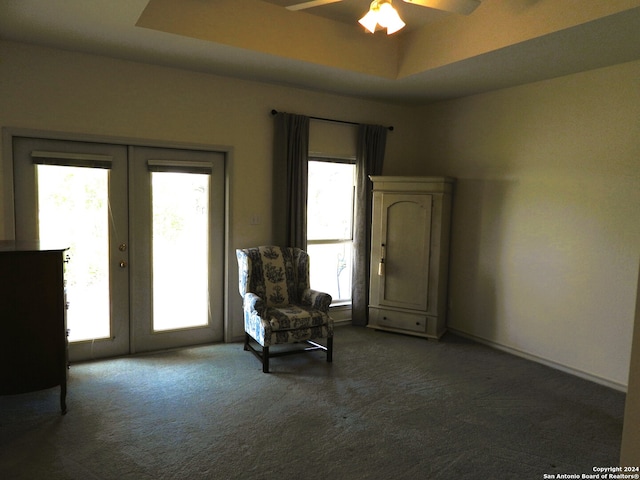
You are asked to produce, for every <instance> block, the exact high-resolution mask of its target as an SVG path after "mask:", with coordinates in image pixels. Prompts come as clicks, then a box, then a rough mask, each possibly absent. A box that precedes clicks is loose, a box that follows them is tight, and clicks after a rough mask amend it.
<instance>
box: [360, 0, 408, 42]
mask: <svg viewBox="0 0 640 480" xmlns="http://www.w3.org/2000/svg"><path fill="white" fill-rule="evenodd" d="M358 22H359V23H360V24H361V25H362V26H363V27H364V28H366V29H367V30H368V31H370V32H371V33H374V32H375V31H376V25H380V26H381V27H382V28H386V29H387V35H391V34H392V33H395V32H397V31H398V30H400V29H401V28H403V27H404V26H405V23H404V22H403V21H402V19H401V18H400V15H398V12H397V11H396V9H395V8H393V6H392V5H391V0H373V2H371V5H370V6H369V11H368V12H367V13H366V15H365V16H364V17H362V18H361V19H360V20H358Z"/></svg>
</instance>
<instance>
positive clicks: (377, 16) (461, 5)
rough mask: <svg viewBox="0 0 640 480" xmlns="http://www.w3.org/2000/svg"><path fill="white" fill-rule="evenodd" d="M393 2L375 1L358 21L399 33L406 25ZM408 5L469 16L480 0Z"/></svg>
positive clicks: (314, 2) (418, 0) (422, 0)
mask: <svg viewBox="0 0 640 480" xmlns="http://www.w3.org/2000/svg"><path fill="white" fill-rule="evenodd" d="M341 1H342V0H311V1H309V0H308V1H306V2H302V3H295V4H293V5H289V6H288V7H286V8H287V10H293V11H296V10H306V9H307V8H313V7H319V6H322V5H328V4H331V3H337V2H341ZM391 1H392V0H373V1H372V2H371V5H370V6H369V11H368V12H367V13H366V15H365V16H364V17H362V18H361V19H360V20H358V23H360V24H361V25H362V26H363V27H364V28H366V29H367V30H368V31H369V32H371V33H374V32H375V31H376V29H377V28H378V27H381V28H383V29H386V31H387V35H391V34H392V33H395V32H397V31H398V30H400V29H402V28H404V26H405V23H404V22H403V21H402V19H401V18H400V15H399V14H398V12H397V10H396V9H395V8H393V6H392V5H391ZM403 1H404V2H406V3H411V4H413V5H419V6H421V7H430V8H435V9H437V10H444V11H446V12H452V13H461V14H463V15H469V14H470V13H471V12H473V11H474V10H475V9H476V8H477V7H478V5H480V0H403Z"/></svg>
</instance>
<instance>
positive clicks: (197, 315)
mask: <svg viewBox="0 0 640 480" xmlns="http://www.w3.org/2000/svg"><path fill="white" fill-rule="evenodd" d="M151 188H152V208H153V227H152V228H153V238H152V243H153V329H154V330H155V331H160V330H173V329H178V328H188V327H196V326H203V325H207V324H208V323H209V175H203V174H192V173H173V172H153V173H152V174H151Z"/></svg>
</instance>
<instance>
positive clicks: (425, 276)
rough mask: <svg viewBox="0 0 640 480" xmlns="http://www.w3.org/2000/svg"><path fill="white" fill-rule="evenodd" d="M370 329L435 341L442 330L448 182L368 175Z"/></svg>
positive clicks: (450, 190) (450, 183) (451, 184)
mask: <svg viewBox="0 0 640 480" xmlns="http://www.w3.org/2000/svg"><path fill="white" fill-rule="evenodd" d="M370 178H371V181H372V182H373V218H372V221H373V223H372V231H371V276H370V283H369V324H368V326H369V327H371V328H375V329H378V330H386V331H392V332H398V333H405V334H409V335H417V336H421V337H426V338H434V339H439V338H440V337H441V336H442V334H443V333H444V332H445V330H446V320H447V318H446V317H447V280H448V261H449V234H450V224H451V203H452V195H453V187H454V184H455V180H454V179H453V178H449V177H388V176H372V177H370Z"/></svg>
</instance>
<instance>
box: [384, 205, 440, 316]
mask: <svg viewBox="0 0 640 480" xmlns="http://www.w3.org/2000/svg"><path fill="white" fill-rule="evenodd" d="M382 208H383V211H384V216H383V218H384V220H383V227H382V228H383V230H382V231H383V232H384V238H385V243H384V245H385V246H384V250H385V275H384V276H383V278H382V282H381V284H380V286H381V288H382V291H381V294H380V299H381V302H380V303H381V305H387V306H395V307H402V308H412V309H418V310H426V309H427V299H428V297H427V296H426V295H425V292H427V291H428V286H429V268H428V264H429V262H428V255H429V247H428V245H429V243H430V238H431V196H429V195H423V196H420V197H418V198H416V196H415V195H413V196H408V195H398V194H385V195H384V196H383V199H382ZM416 245H420V247H419V248H417V247H416ZM423 247H424V248H423ZM425 265H427V268H425Z"/></svg>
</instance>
